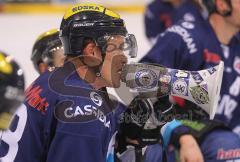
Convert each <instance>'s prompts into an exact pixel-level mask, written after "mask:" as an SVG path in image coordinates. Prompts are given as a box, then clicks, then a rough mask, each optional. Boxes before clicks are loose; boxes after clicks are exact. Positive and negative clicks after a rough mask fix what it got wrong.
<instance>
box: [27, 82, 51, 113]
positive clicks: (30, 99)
mask: <svg viewBox="0 0 240 162" xmlns="http://www.w3.org/2000/svg"><path fill="white" fill-rule="evenodd" d="M41 92H42V88H41V87H40V86H36V87H33V86H30V87H29V88H28V89H27V90H26V92H25V100H26V102H27V103H28V104H29V106H31V107H33V108H35V109H37V110H38V111H40V112H42V113H43V114H45V113H46V111H47V108H48V106H49V104H48V102H47V101H46V97H41V96H40V93H41Z"/></svg>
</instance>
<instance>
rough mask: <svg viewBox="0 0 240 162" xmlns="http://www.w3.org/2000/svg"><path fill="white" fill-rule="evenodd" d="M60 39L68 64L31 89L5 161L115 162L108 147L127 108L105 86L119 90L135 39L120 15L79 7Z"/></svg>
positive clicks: (4, 150) (68, 16) (6, 144)
mask: <svg viewBox="0 0 240 162" xmlns="http://www.w3.org/2000/svg"><path fill="white" fill-rule="evenodd" d="M60 39H61V41H62V44H63V46H64V54H65V55H66V57H67V58H66V59H67V60H66V62H65V64H64V66H63V67H60V68H56V69H55V70H54V71H52V72H48V71H47V72H45V73H43V74H42V75H40V76H39V77H38V78H37V79H36V80H35V81H34V82H33V83H32V84H31V86H30V87H29V88H28V89H27V90H26V98H25V101H24V104H23V106H22V107H21V111H20V112H19V114H17V116H16V121H15V122H14V124H13V125H14V127H13V128H14V130H16V131H13V132H9V133H8V134H5V135H4V139H5V140H3V141H2V145H1V150H0V157H1V160H2V161H18V162H20V161H22V162H40V161H41V162H43V161H49V162H65V161H68V162H76V161H81V162H105V161H107V160H108V161H112V160H113V154H108V152H109V151H111V147H112V146H109V143H110V141H111V139H112V138H114V135H115V133H116V131H117V127H118V123H117V119H118V116H119V115H120V114H121V112H123V111H124V110H125V107H124V106H123V105H121V104H120V103H118V102H114V101H111V100H110V99H109V96H108V94H107V93H106V90H105V87H114V88H117V87H119V85H120V72H121V69H122V67H123V65H124V64H125V63H126V62H127V57H126V55H125V53H129V54H130V55H135V54H136V48H137V47H136V46H135V45H136V42H135V41H136V40H135V37H134V36H133V35H130V34H128V32H127V30H126V27H125V24H124V21H123V20H122V19H121V18H120V16H119V15H118V14H117V13H115V12H113V11H111V10H109V9H106V8H105V7H102V6H99V5H94V4H79V5H75V6H73V7H71V8H70V9H69V10H67V12H66V13H65V15H64V17H63V20H62V23H61V27H60ZM126 46H127V47H128V48H126ZM108 146H109V148H108ZM107 155H108V156H107Z"/></svg>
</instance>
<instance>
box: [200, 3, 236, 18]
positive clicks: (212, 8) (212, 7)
mask: <svg viewBox="0 0 240 162" xmlns="http://www.w3.org/2000/svg"><path fill="white" fill-rule="evenodd" d="M225 2H226V3H227V4H228V5H229V7H230V10H229V11H226V13H223V14H222V13H219V12H218V10H217V8H216V0H200V3H202V4H203V5H204V6H205V8H206V9H207V11H208V13H209V14H212V13H214V12H215V13H218V14H220V15H222V16H230V15H231V14H232V3H231V0H225Z"/></svg>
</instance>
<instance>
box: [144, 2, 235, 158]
mask: <svg viewBox="0 0 240 162" xmlns="http://www.w3.org/2000/svg"><path fill="white" fill-rule="evenodd" d="M203 7H204V8H205V9H207V11H208V12H209V19H208V21H206V22H205V23H204V21H195V22H189V21H180V22H178V23H176V24H174V25H173V26H172V27H170V28H168V29H167V30H166V31H165V32H164V33H163V34H162V35H161V36H160V37H159V38H158V41H157V42H156V44H155V45H154V47H153V48H152V49H151V50H150V51H149V52H148V54H147V55H146V56H144V57H143V59H142V60H141V61H142V62H151V63H158V64H161V65H164V66H167V67H170V68H177V69H185V70H190V71H195V70H201V69H205V68H208V67H210V66H214V65H216V64H218V62H219V60H223V61H224V62H225V71H224V78H223V83H222V90H221V99H220V101H219V107H218V112H217V115H216V118H217V119H220V120H222V121H223V122H224V123H226V124H228V125H229V126H230V127H231V128H232V129H233V130H234V131H235V132H236V133H238V135H239V124H240V122H239V119H238V118H239V117H238V116H239V113H240V109H239V106H238V104H239V103H238V102H239V97H240V94H239V92H240V91H239V84H240V83H239V76H238V73H237V70H236V69H237V68H236V67H237V66H235V67H234V65H237V63H235V62H237V61H238V57H239V52H238V48H237V45H236V44H235V43H236V42H237V41H235V43H232V40H233V39H234V36H235V35H236V34H237V33H238V32H239V30H240V1H237V0H206V1H205V0H203ZM238 46H239V45H238ZM209 136H211V135H209ZM221 136H224V135H223V134H222V135H220V137H221ZM231 136H233V135H231ZM216 139H217V138H216ZM229 139H233V138H230V137H229ZM225 143H226V144H229V143H228V142H227V141H225ZM211 146H212V147H210V148H206V147H203V144H202V145H201V149H202V152H203V154H204V153H206V152H204V150H206V149H208V150H213V152H215V153H212V155H216V152H217V151H216V150H215V151H214V148H215V149H216V148H217V147H216V146H214V145H211ZM228 147H230V148H231V147H233V148H238V147H239V146H237V145H232V146H231V144H230V146H228ZM151 149H153V148H150V149H149V150H151ZM153 150H154V149H153ZM155 151H156V150H155ZM151 152H153V151H149V152H148V153H149V154H151ZM180 152H181V150H180ZM150 157H154V155H152V156H151V155H150ZM204 157H205V155H204ZM235 158H239V157H235ZM158 160H159V159H158ZM207 160H208V158H206V159H205V161H207ZM222 160H224V159H222ZM216 161H217V160H216Z"/></svg>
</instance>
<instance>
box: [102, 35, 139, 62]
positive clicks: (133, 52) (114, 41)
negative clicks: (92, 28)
mask: <svg viewBox="0 0 240 162" xmlns="http://www.w3.org/2000/svg"><path fill="white" fill-rule="evenodd" d="M97 44H98V46H101V47H103V50H104V52H106V53H111V52H114V51H117V50H120V51H122V52H123V53H124V54H125V55H126V56H128V57H130V58H135V57H136V56H137V50H138V48H137V41H136V38H135V36H134V35H133V34H127V35H126V36H122V35H105V36H103V37H100V38H98V39H97Z"/></svg>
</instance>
